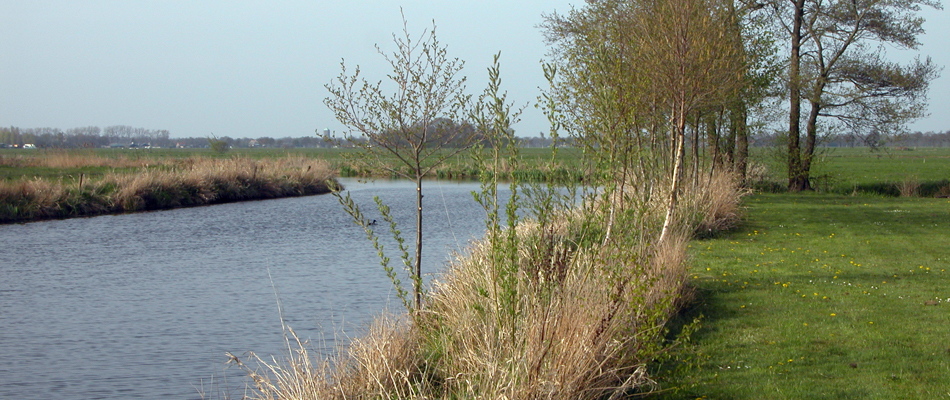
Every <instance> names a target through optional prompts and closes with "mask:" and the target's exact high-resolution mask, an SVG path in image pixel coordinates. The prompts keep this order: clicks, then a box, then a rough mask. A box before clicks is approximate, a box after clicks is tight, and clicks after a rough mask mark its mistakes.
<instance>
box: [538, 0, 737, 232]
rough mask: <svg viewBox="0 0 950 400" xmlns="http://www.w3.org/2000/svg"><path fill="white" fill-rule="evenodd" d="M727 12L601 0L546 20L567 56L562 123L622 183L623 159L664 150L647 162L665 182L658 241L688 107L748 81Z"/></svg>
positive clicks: (676, 185)
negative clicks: (660, 170)
mask: <svg viewBox="0 0 950 400" xmlns="http://www.w3.org/2000/svg"><path fill="white" fill-rule="evenodd" d="M735 18H736V15H735V12H734V11H733V10H732V7H731V6H730V4H729V3H727V2H725V1H723V0H632V1H623V0H604V1H589V2H588V5H587V7H586V8H585V9H583V10H580V11H578V10H574V11H572V12H571V14H570V15H568V16H567V17H559V16H557V15H554V16H550V17H548V19H547V23H546V25H545V27H546V29H547V31H548V38H549V41H552V42H555V43H560V44H561V46H560V47H559V48H557V49H556V50H555V51H556V54H555V56H559V57H560V58H562V59H564V60H566V61H562V62H561V63H560V64H561V65H562V66H563V68H562V69H561V71H563V75H562V76H563V78H562V82H564V84H562V85H561V87H560V88H558V89H557V90H559V91H560V92H561V95H560V98H561V99H563V100H564V103H565V109H566V110H567V111H568V112H570V113H572V114H573V116H574V117H575V121H576V122H574V123H570V122H569V123H568V124H566V126H568V127H571V126H573V127H574V129H576V131H577V132H581V133H582V137H583V140H582V143H588V144H591V146H590V147H591V149H592V150H594V151H600V152H602V153H603V157H604V158H602V159H603V160H604V161H605V163H606V164H608V165H620V166H622V168H623V169H622V170H621V172H620V174H617V175H618V177H619V179H620V180H621V186H620V189H619V191H620V193H623V192H624V188H623V186H622V182H623V180H625V179H626V176H627V174H628V168H632V167H634V166H636V168H638V169H639V170H640V173H644V172H645V170H646V169H647V168H648V165H649V163H648V162H644V160H643V154H644V153H645V152H646V150H650V151H652V152H654V153H662V154H663V156H661V157H658V159H659V160H660V162H659V163H657V164H654V166H655V165H662V166H664V167H665V170H666V172H667V173H668V176H667V180H668V182H669V184H670V189H669V198H668V201H667V206H668V207H667V214H666V221H665V223H664V226H663V229H662V231H661V234H660V240H661V241H662V240H664V238H665V237H666V236H667V232H668V230H669V227H670V224H671V222H672V220H673V213H674V210H675V208H676V204H677V197H678V192H679V191H680V180H681V179H682V175H683V158H684V155H685V149H686V144H685V137H686V127H687V121H688V117H689V116H690V115H691V114H693V113H695V112H697V111H699V110H700V109H702V108H704V107H709V106H712V105H722V104H725V103H726V101H727V99H728V98H730V97H732V96H733V95H734V94H735V93H737V92H738V90H739V89H740V88H741V87H742V86H743V85H745V84H747V82H746V80H745V79H743V77H744V71H745V69H746V65H745V59H744V53H743V52H742V41H741V36H740V35H739V34H738V33H737V32H736V29H737V24H736V22H735ZM664 126H665V129H663V128H662V127H664ZM643 135H648V137H647V138H644V137H643ZM661 135H664V136H665V137H662V136H661ZM644 139H647V140H648V143H649V148H648V147H647V144H646V143H645V142H646V141H645V140H644ZM664 144H665V145H664ZM664 147H665V148H664ZM630 154H638V157H637V159H636V160H631V159H630V157H629V155H630ZM633 162H636V164H633ZM610 214H611V215H612V214H613V210H611V212H610ZM610 226H611V224H610V223H608V236H609V230H610Z"/></svg>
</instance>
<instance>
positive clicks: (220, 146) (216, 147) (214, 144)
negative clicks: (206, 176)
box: [208, 133, 231, 153]
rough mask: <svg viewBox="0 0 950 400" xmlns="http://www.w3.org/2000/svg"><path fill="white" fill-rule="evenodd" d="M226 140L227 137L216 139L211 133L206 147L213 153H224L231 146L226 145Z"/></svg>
mask: <svg viewBox="0 0 950 400" xmlns="http://www.w3.org/2000/svg"><path fill="white" fill-rule="evenodd" d="M227 139H228V137H227V136H225V137H223V138H221V139H218V137H217V136H215V135H214V133H212V134H211V137H209V138H208V146H210V147H211V150H212V151H214V152H215V153H225V152H227V151H228V149H230V148H231V144H230V143H228V140H227Z"/></svg>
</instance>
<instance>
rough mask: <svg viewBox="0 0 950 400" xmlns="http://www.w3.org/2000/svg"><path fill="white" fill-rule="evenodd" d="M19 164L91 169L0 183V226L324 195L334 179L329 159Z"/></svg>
mask: <svg viewBox="0 0 950 400" xmlns="http://www.w3.org/2000/svg"><path fill="white" fill-rule="evenodd" d="M56 160H59V162H61V164H55V162H57V161H56ZM18 162H20V163H22V164H23V167H22V168H59V169H60V170H62V169H69V168H72V169H76V170H78V171H86V170H92V171H96V172H92V173H89V174H88V175H87V174H86V173H85V172H77V173H75V174H70V175H68V176H63V175H61V176H59V177H58V179H57V178H47V177H42V176H39V177H33V178H27V177H26V176H24V177H23V178H21V179H17V180H5V181H0V223H13V222H28V221H37V220H44V219H60V218H73V217H87V216H94V215H102V214H116V213H125V212H137V211H150V210H163V209H170V208H178V207H194V206H202V205H210V204H219V203H228V202H235V201H246V200H262V199H273V198H279V197H290V196H306V195H314V194H322V193H328V192H329V191H330V190H329V187H328V186H327V180H328V179H332V178H333V177H334V176H335V174H334V171H333V170H332V169H331V168H330V166H329V164H328V163H327V162H325V161H322V160H316V159H310V158H304V157H284V158H275V159H262V160H253V159H250V158H238V157H235V158H203V157H190V158H184V159H173V158H167V159H160V160H157V161H155V160H149V159H146V160H144V161H143V160H129V159H122V158H120V159H106V158H101V157H89V156H87V157H85V158H84V157H83V156H81V155H80V156H73V155H69V154H63V155H60V156H58V157H46V160H45V161H37V162H36V163H34V164H29V162H30V161H29V160H19V161H18ZM50 163H53V164H50ZM114 163H120V164H119V165H120V166H119V167H116V166H115V164H114ZM103 170H108V171H111V172H104V171H103ZM24 175H25V174H24Z"/></svg>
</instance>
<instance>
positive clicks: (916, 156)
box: [752, 147, 950, 196]
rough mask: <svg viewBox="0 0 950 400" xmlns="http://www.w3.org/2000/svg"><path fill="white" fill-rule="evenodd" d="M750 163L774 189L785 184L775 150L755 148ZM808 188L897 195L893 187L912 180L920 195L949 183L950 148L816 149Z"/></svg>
mask: <svg viewBox="0 0 950 400" xmlns="http://www.w3.org/2000/svg"><path fill="white" fill-rule="evenodd" d="M752 154H753V156H752V160H753V161H754V162H756V163H758V164H760V165H764V166H765V167H766V168H767V170H768V176H769V178H768V179H769V180H770V181H772V182H775V183H776V184H777V186H778V187H783V186H784V185H785V183H786V182H787V177H786V168H785V162H786V161H785V160H784V158H783V156H782V155H781V154H779V153H778V152H777V151H776V150H775V149H761V148H757V149H754V151H753V153H752ZM811 176H812V185H813V186H814V187H815V189H817V190H819V191H822V192H826V193H838V194H851V193H854V192H858V193H861V192H864V193H869V194H880V195H888V196H897V195H899V192H898V191H897V188H896V186H895V185H896V184H899V183H902V182H908V181H914V180H916V181H917V183H919V184H920V185H921V195H924V196H931V195H933V194H934V192H936V191H937V190H939V189H940V188H941V187H943V186H946V185H948V184H950V147H942V148H940V147H937V148H934V147H919V148H909V149H906V150H898V149H894V148H885V149H881V150H878V151H872V150H870V149H868V148H820V149H818V152H817V156H816V161H815V164H814V165H813V167H812V174H811Z"/></svg>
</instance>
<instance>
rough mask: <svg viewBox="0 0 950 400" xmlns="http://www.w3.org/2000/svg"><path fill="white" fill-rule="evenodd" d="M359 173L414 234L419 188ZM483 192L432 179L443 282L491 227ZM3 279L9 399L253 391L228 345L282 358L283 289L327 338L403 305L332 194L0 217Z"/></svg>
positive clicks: (427, 252) (430, 237) (302, 324)
mask: <svg viewBox="0 0 950 400" xmlns="http://www.w3.org/2000/svg"><path fill="white" fill-rule="evenodd" d="M344 184H345V185H346V186H347V187H348V188H349V189H350V190H351V193H352V196H353V198H354V199H355V200H356V201H357V202H358V203H359V204H361V205H362V206H363V207H364V212H365V213H366V214H367V216H368V217H369V218H370V219H378V220H380V222H382V218H381V217H379V214H378V212H377V211H376V210H375V208H374V207H373V203H372V196H374V195H379V196H380V197H382V198H383V199H384V200H385V201H386V202H387V203H389V205H390V206H391V207H392V210H393V214H394V215H395V216H396V219H397V222H401V224H402V225H401V229H402V231H403V235H404V236H405V237H406V239H407V241H409V242H412V241H413V240H414V237H415V229H414V223H413V221H414V218H413V213H414V208H415V198H414V186H413V184H411V183H409V182H404V181H400V182H388V181H387V182H375V183H368V184H361V183H357V182H355V181H344ZM477 189H478V185H477V184H473V183H462V184H459V183H448V182H429V183H427V184H426V186H425V187H424V193H425V195H426V196H425V198H424V210H425V215H424V228H423V234H424V244H425V247H424V254H423V261H424V263H423V273H424V274H428V277H429V278H431V276H432V275H433V274H434V273H436V272H437V271H439V270H440V269H441V268H442V267H443V266H444V265H445V262H446V260H447V259H448V254H450V253H451V252H453V251H458V250H460V249H461V248H462V247H464V246H465V244H466V243H468V241H470V240H471V239H473V238H475V237H477V236H480V235H481V234H482V233H483V232H484V227H483V222H482V221H483V219H484V211H483V210H482V209H481V208H480V207H479V206H478V205H477V204H476V203H475V202H474V200H472V196H471V195H470V192H471V191H472V190H477ZM447 214H448V216H447ZM377 228H378V230H380V231H383V230H384V229H385V228H386V227H385V226H383V225H382V224H380V225H379V226H377ZM386 243H387V248H390V249H394V248H395V246H393V243H391V242H386ZM390 257H392V258H393V266H394V267H396V268H400V267H401V263H399V260H398V255H397V254H396V253H392V252H390ZM0 277H2V279H0V399H8V398H9V399H13V398H16V399H51V398H71V399H128V398H176V399H178V398H181V399H189V398H201V395H200V392H204V393H205V397H206V398H224V397H227V396H228V395H230V397H233V398H240V395H241V394H242V393H243V384H242V383H241V377H242V374H241V373H240V371H238V370H237V369H234V368H232V369H229V370H225V369H224V368H225V365H224V363H225V361H226V360H227V357H226V356H225V352H232V353H234V354H235V355H239V356H240V355H242V354H245V352H247V351H254V352H255V353H257V354H259V355H269V354H275V355H280V354H282V348H283V347H282V343H283V337H282V330H281V324H280V318H279V313H278V306H277V304H278V302H277V296H275V292H276V293H279V298H280V299H281V301H282V304H283V312H284V320H285V321H286V322H287V323H288V325H290V326H291V327H293V328H294V330H295V331H296V332H297V333H298V335H299V336H301V337H302V338H310V339H311V340H313V342H314V343H315V347H317V348H319V349H323V348H332V347H333V346H334V345H335V343H337V341H338V340H344V341H345V338H346V337H347V336H354V335H357V334H358V333H359V331H360V328H361V327H362V326H364V324H365V323H366V322H368V321H369V320H371V318H372V316H373V315H375V314H378V313H379V312H381V311H382V310H383V309H385V308H387V307H389V308H390V309H393V310H397V311H398V310H399V308H400V307H401V303H400V302H399V301H398V300H397V299H395V298H394V297H395V296H394V295H393V294H392V293H393V290H392V285H391V283H390V282H389V280H388V278H386V276H385V274H384V273H383V271H382V268H381V267H380V265H379V263H378V260H377V258H376V255H375V251H374V250H373V249H372V247H371V246H370V244H369V242H368V241H366V238H365V234H364V233H363V230H362V229H361V228H360V227H358V226H356V225H355V224H353V223H352V220H351V219H350V217H349V216H348V215H347V214H345V213H344V212H343V210H342V207H341V206H340V205H339V203H338V202H337V200H336V198H334V197H333V196H330V195H322V196H312V197H300V198H288V199H278V200H268V201H258V202H245V203H233V204H225V205H216V206H210V207H199V208H188V209H179V210H169V211H159V212H149V213H140V214H127V215H116V216H101V217H95V218H81V219H70V220H62V221H47V222H37V223H30V224H22V225H6V226H0ZM403 281H404V282H408V279H403ZM275 287H276V291H275ZM224 379H228V384H227V385H225V384H223V380H224ZM228 389H230V393H228V392H226V390H228Z"/></svg>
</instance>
